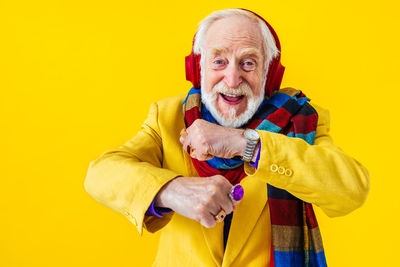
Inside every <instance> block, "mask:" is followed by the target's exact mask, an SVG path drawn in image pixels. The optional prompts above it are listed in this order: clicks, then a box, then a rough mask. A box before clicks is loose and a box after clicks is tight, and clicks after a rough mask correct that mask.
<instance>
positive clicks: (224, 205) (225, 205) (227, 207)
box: [221, 196, 233, 214]
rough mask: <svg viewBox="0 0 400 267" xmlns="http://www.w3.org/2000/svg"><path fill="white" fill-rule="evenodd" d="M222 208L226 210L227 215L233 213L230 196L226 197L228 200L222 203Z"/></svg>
mask: <svg viewBox="0 0 400 267" xmlns="http://www.w3.org/2000/svg"><path fill="white" fill-rule="evenodd" d="M221 207H222V208H223V209H224V211H225V213H226V214H230V213H231V212H232V211H233V203H232V201H231V200H230V199H229V197H228V196H226V199H224V201H223V203H221Z"/></svg>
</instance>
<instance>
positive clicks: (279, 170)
mask: <svg viewBox="0 0 400 267" xmlns="http://www.w3.org/2000/svg"><path fill="white" fill-rule="evenodd" d="M285 171H286V169H285V167H282V166H280V167H279V168H278V173H279V174H284V173H285Z"/></svg>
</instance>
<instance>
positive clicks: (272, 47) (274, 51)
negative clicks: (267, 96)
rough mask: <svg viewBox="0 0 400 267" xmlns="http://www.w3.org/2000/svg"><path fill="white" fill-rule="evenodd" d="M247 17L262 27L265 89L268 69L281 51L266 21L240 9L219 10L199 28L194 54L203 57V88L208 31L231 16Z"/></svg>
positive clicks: (201, 64)
mask: <svg viewBox="0 0 400 267" xmlns="http://www.w3.org/2000/svg"><path fill="white" fill-rule="evenodd" d="M238 15H239V16H245V17H248V18H251V19H253V20H256V21H257V22H258V25H259V26H260V30H261V35H262V37H263V40H264V42H263V48H264V54H266V55H264V75H263V77H264V78H263V83H262V87H261V88H264V87H265V82H266V79H267V77H266V76H267V73H268V67H269V63H270V62H271V60H272V59H273V58H275V57H277V56H278V55H279V50H278V48H277V47H276V44H275V40H274V37H273V36H272V34H271V31H270V30H269V28H268V26H267V24H265V22H264V21H262V20H261V19H260V18H258V17H257V16H256V15H254V14H253V13H251V12H249V11H246V10H243V9H238V8H232V9H224V10H218V11H215V12H213V13H211V14H210V15H208V16H207V17H205V18H204V19H203V20H202V21H201V22H200V23H199V27H198V29H197V32H196V37H195V41H194V45H193V52H194V53H195V54H198V55H201V59H200V67H201V73H200V75H201V87H203V84H204V83H203V81H204V80H203V79H204V78H203V77H204V61H205V48H204V42H205V35H206V33H207V30H208V29H209V28H210V26H211V25H212V24H213V23H214V22H215V21H217V20H220V19H223V18H226V17H230V16H238Z"/></svg>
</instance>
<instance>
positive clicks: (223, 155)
mask: <svg viewBox="0 0 400 267" xmlns="http://www.w3.org/2000/svg"><path fill="white" fill-rule="evenodd" d="M186 64H187V66H186V68H187V70H186V71H187V78H188V79H189V80H191V81H192V82H193V84H194V87H193V88H192V89H191V90H190V91H189V93H188V94H187V95H182V96H177V97H172V98H167V99H164V100H161V101H159V102H157V103H154V104H152V105H151V108H150V113H149V115H148V118H147V119H146V121H145V122H144V124H143V126H142V129H141V131H139V133H138V134H137V135H136V136H135V137H134V138H132V139H131V140H130V141H128V142H127V143H126V144H124V145H122V146H121V147H120V148H118V149H114V150H110V151H107V152H105V153H104V154H103V155H101V156H100V157H99V158H98V159H97V160H94V161H93V162H91V164H90V167H89V171H88V175H87V178H86V181H85V188H86V190H87V192H88V193H89V194H90V195H92V196H93V198H95V199H96V200H97V201H99V202H100V203H102V204H104V205H106V206H108V207H110V208H112V209H114V210H115V211H117V212H119V213H121V214H123V215H124V216H126V217H127V218H128V219H129V220H130V221H131V222H132V223H133V224H134V225H135V226H136V227H137V229H138V231H139V233H140V234H142V231H143V230H142V228H143V227H144V228H145V229H146V230H148V231H149V232H156V231H158V230H162V231H161V236H160V245H159V249H158V254H157V257H156V260H155V262H154V266H326V261H325V257H324V250H323V247H322V239H321V236H320V233H319V229H318V224H317V221H316V218H315V216H314V212H313V208H312V204H314V205H316V206H319V207H320V208H321V209H322V210H323V211H324V212H325V213H326V214H327V215H328V216H331V217H334V216H342V215H345V214H348V213H349V212H351V211H353V210H354V209H356V208H358V207H359V206H360V205H361V204H362V203H363V202H364V200H365V198H366V195H367V193H368V189H369V175H368V172H367V170H366V169H365V168H364V167H363V166H362V165H361V164H360V163H359V162H357V161H356V160H354V159H353V158H351V157H350V156H348V155H346V154H345V153H344V152H343V151H342V150H341V149H339V148H338V147H336V146H334V145H333V143H332V139H331V137H330V136H329V113H328V111H327V110H324V109H322V108H321V107H318V106H317V105H315V104H311V103H309V99H308V98H307V97H306V96H305V95H304V94H303V93H302V92H301V91H298V90H295V89H292V88H284V89H279V85H280V81H281V78H282V75H283V69H284V68H283V67H282V66H281V65H280V44H279V40H278V38H277V36H276V33H275V32H274V31H273V29H272V27H271V26H270V25H269V24H268V23H266V22H265V21H264V20H263V19H262V18H261V17H259V16H258V15H256V14H254V13H252V12H250V11H247V10H242V9H230V10H221V11H217V12H214V13H212V14H211V15H209V16H208V17H206V18H205V19H204V20H203V21H202V22H201V23H200V26H199V29H198V31H197V33H196V36H195V41H194V46H193V50H192V54H191V55H190V56H189V57H187V60H186ZM198 87H201V88H198ZM278 89H279V90H278ZM182 109H183V112H182Z"/></svg>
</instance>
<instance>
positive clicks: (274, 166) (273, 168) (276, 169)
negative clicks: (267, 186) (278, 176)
mask: <svg viewBox="0 0 400 267" xmlns="http://www.w3.org/2000/svg"><path fill="white" fill-rule="evenodd" d="M270 170H271V171H272V172H277V171H278V165H276V164H271V166H270Z"/></svg>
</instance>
